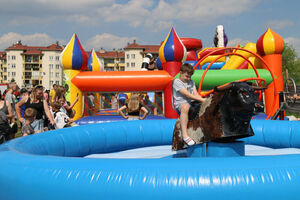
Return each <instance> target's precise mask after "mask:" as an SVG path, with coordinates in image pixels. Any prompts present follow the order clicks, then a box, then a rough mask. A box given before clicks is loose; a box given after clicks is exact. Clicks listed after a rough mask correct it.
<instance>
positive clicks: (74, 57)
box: [60, 34, 88, 120]
mask: <svg viewBox="0 0 300 200" xmlns="http://www.w3.org/2000/svg"><path fill="white" fill-rule="evenodd" d="M87 63H88V57H87V55H86V53H85V51H84V50H83V48H82V46H81V44H80V42H79V40H78V37H77V35H76V34H73V36H72V38H71V40H70V42H69V43H68V44H67V46H66V47H65V49H64V50H63V52H62V53H61V54H60V65H61V66H62V67H63V68H64V76H65V85H68V88H69V90H68V92H67V94H66V99H67V101H69V102H70V103H71V104H73V103H74V101H75V100H76V98H77V95H78V97H79V99H78V102H77V103H76V104H75V106H74V107H73V109H74V110H75V112H76V114H75V117H73V120H77V119H80V118H81V117H82V115H83V102H82V92H81V91H80V90H79V89H78V88H77V87H76V86H75V85H74V84H73V83H72V79H73V78H74V77H75V76H76V75H77V74H78V73H80V70H85V69H86V68H87Z"/></svg>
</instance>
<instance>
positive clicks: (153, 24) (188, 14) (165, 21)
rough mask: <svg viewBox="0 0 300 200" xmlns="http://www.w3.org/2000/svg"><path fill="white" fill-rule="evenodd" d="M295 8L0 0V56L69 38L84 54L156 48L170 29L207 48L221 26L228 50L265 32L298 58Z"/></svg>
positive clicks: (187, 1) (134, 0)
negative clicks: (16, 46) (17, 46)
mask: <svg viewBox="0 0 300 200" xmlns="http://www.w3.org/2000/svg"><path fill="white" fill-rule="evenodd" d="M299 8H300V1H297V0H285V1H282V0H226V1H224V0H209V1H207V0H173V1H172V0H124V1H121V0H1V7H0V25H1V29H0V50H3V49H5V48H7V47H8V46H10V45H11V44H13V43H15V42H16V41H18V40H22V43H23V44H26V45H49V44H51V43H54V42H55V41H60V43H61V44H66V43H67V42H68V41H69V40H70V38H71V36H72V34H73V33H77V35H78V37H79V40H80V41H81V43H82V45H83V47H84V48H85V50H87V51H88V50H90V49H91V48H95V49H96V50H99V49H100V48H101V47H103V48H105V49H107V50H110V49H113V48H116V49H118V48H123V47H125V46H126V44H127V42H132V41H133V39H136V40H137V42H138V43H139V44H159V43H160V42H161V41H162V40H164V38H165V37H166V35H167V34H168V32H169V30H170V28H171V27H174V28H175V30H176V32H177V34H178V35H179V36H180V37H193V38H199V39H201V40H202V43H203V45H204V46H205V47H209V46H212V44H213V37H214V32H215V28H216V26H217V25H223V26H224V29H225V32H226V34H227V36H228V39H229V45H236V44H237V43H239V42H240V43H242V44H243V43H244V44H245V43H246V42H248V41H250V42H256V41H257V39H258V38H259V37H260V36H261V35H262V34H263V33H264V32H265V31H266V29H267V28H268V27H270V28H272V29H273V30H274V31H275V32H277V33H278V34H280V35H281V36H282V37H283V39H284V40H285V41H286V42H287V43H289V44H292V45H293V46H294V48H295V49H296V50H297V52H298V54H299V55H300V28H299V27H300V14H299Z"/></svg>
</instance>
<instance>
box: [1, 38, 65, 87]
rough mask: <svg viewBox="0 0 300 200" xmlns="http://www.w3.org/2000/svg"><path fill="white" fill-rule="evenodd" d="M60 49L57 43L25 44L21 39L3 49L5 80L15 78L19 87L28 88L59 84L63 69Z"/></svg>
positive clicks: (8, 80) (9, 80)
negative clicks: (60, 61)
mask: <svg viewBox="0 0 300 200" xmlns="http://www.w3.org/2000/svg"><path fill="white" fill-rule="evenodd" d="M62 50H63V47H62V46H60V45H59V44H58V43H56V44H52V45H50V46H47V47H44V46H26V45H22V43H21V41H19V42H18V43H16V44H13V45H12V46H10V47H8V48H7V49H6V50H5V51H6V67H7V80H6V82H11V81H12V80H15V82H16V83H17V84H18V85H19V86H20V87H28V88H31V87H34V86H35V85H43V86H44V87H45V89H51V88H52V85H53V84H54V83H56V84H59V85H61V84H62V77H63V69H62V68H61V67H60V64H59V56H60V53H61V51H62ZM3 79H5V76H4V75H3Z"/></svg>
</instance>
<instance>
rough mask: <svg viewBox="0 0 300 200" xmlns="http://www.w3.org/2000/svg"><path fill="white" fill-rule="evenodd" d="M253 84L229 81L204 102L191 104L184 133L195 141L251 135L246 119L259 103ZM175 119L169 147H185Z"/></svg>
mask: <svg viewBox="0 0 300 200" xmlns="http://www.w3.org/2000/svg"><path fill="white" fill-rule="evenodd" d="M262 89H265V88H260V87H254V86H251V85H250V84H249V83H245V82H233V83H229V84H228V85H227V86H224V87H222V88H220V89H218V88H215V92H214V94H213V95H211V96H210V97H209V98H207V100H206V101H205V102H203V103H202V105H200V104H199V103H196V104H192V105H191V108H190V110H189V121H188V125H187V131H188V136H189V137H190V138H191V139H193V140H194V141H195V143H196V144H200V143H204V142H209V141H218V142H230V141H233V140H234V139H238V138H243V137H249V136H253V135H254V133H253V131H252V128H251V125H250V120H251V118H252V116H253V115H254V113H255V109H256V107H261V105H260V104H259V102H258V100H257V97H256V94H255V90H262ZM186 147H187V145H186V143H184V141H183V136H182V133H181V127H180V121H179V119H178V120H177V122H176V124H175V128H174V132H173V141H172V150H174V151H177V150H180V149H184V148H186Z"/></svg>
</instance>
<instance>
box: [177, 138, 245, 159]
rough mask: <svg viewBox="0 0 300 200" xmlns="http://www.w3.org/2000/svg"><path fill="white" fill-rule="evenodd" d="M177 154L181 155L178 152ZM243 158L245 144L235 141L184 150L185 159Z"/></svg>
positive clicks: (201, 145)
mask: <svg viewBox="0 0 300 200" xmlns="http://www.w3.org/2000/svg"><path fill="white" fill-rule="evenodd" d="M179 154H181V155H183V154H182V153H180V152H179ZM236 156H245V143H244V142H243V141H235V142H231V143H219V142H208V143H203V144H198V145H193V146H190V147H189V148H187V149H186V157H193V158H195V157H236ZM174 157H180V156H178V155H177V156H174Z"/></svg>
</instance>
